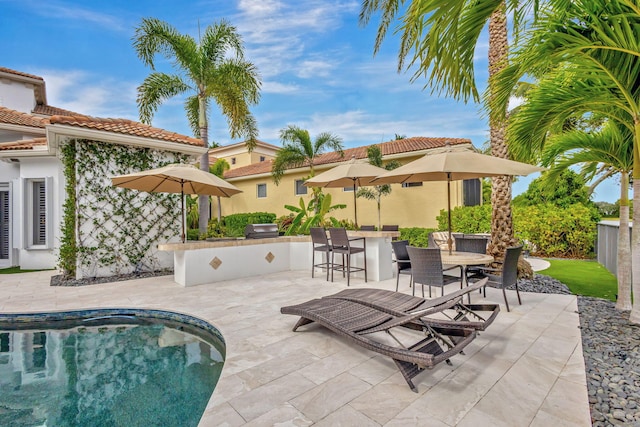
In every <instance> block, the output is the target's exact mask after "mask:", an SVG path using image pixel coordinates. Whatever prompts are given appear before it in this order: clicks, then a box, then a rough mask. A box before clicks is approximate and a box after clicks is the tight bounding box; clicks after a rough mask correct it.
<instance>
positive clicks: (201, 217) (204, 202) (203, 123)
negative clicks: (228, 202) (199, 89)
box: [198, 97, 211, 234]
mask: <svg viewBox="0 0 640 427" xmlns="http://www.w3.org/2000/svg"><path fill="white" fill-rule="evenodd" d="M199 100H200V102H199V106H198V110H199V115H200V117H199V124H200V138H201V139H202V142H203V144H204V146H205V147H207V152H206V153H204V154H203V155H202V156H201V157H200V170H203V171H206V172H209V149H208V147H209V129H208V126H207V108H206V105H205V103H204V98H203V97H200V98H199ZM210 213H211V208H210V207H209V196H207V195H201V196H199V197H198V231H199V233H200V234H206V233H207V225H209V215H210Z"/></svg>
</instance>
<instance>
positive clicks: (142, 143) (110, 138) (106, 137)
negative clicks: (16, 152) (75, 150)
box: [46, 124, 208, 156]
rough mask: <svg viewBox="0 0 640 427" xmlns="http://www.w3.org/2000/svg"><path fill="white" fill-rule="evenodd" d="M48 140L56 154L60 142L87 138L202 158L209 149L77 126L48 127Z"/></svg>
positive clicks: (53, 152) (51, 149) (50, 147)
mask: <svg viewBox="0 0 640 427" xmlns="http://www.w3.org/2000/svg"><path fill="white" fill-rule="evenodd" d="M46 129H47V140H48V142H49V152H50V153H51V154H55V153H56V152H57V149H58V146H59V145H60V142H63V141H65V140H66V139H68V138H85V139H90V140H96V141H106V142H111V143H115V144H121V145H131V146H135V147H143V148H154V149H158V150H165V151H174V152H181V153H184V154H187V155H190V156H201V155H202V154H205V153H206V152H207V150H208V148H207V147H199V146H196V145H189V144H183V143H180V142H170V141H162V140H158V139H152V138H143V137H140V136H132V135H123V134H119V133H115V132H105V131H100V130H95V129H86V128H81V127H77V126H68V125H61V124H52V125H49V126H47V128H46Z"/></svg>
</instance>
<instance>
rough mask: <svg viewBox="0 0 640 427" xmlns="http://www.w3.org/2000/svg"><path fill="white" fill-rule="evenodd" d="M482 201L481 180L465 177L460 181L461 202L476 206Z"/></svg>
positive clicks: (465, 204)
mask: <svg viewBox="0 0 640 427" xmlns="http://www.w3.org/2000/svg"><path fill="white" fill-rule="evenodd" d="M481 202H482V181H481V180H479V179H465V180H464V181H462V204H463V205H464V206H477V205H479V204H481Z"/></svg>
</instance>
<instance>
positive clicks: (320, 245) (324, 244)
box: [310, 227, 333, 281]
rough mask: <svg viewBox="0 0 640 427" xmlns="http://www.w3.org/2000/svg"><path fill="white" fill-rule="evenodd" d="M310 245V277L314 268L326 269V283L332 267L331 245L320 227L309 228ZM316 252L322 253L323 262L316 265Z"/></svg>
mask: <svg viewBox="0 0 640 427" xmlns="http://www.w3.org/2000/svg"><path fill="white" fill-rule="evenodd" d="M310 231H311V244H312V245H313V251H312V252H311V277H312V278H313V273H314V270H315V268H316V267H320V268H326V269H327V281H329V270H330V269H331V268H332V267H333V264H332V261H331V252H332V248H331V243H329V238H328V237H327V232H326V231H325V229H324V228H322V227H311V229H310ZM316 252H322V253H324V259H325V262H320V263H318V264H316Z"/></svg>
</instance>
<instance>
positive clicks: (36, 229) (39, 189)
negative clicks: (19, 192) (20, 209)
mask: <svg viewBox="0 0 640 427" xmlns="http://www.w3.org/2000/svg"><path fill="white" fill-rule="evenodd" d="M46 243H47V188H46V185H45V183H44V181H35V182H34V183H33V241H32V242H31V244H33V245H46Z"/></svg>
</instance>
